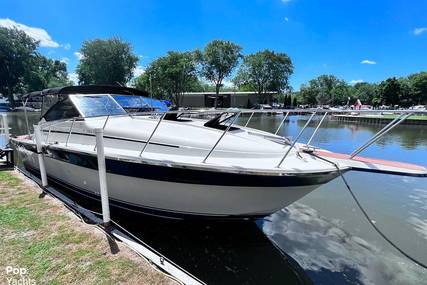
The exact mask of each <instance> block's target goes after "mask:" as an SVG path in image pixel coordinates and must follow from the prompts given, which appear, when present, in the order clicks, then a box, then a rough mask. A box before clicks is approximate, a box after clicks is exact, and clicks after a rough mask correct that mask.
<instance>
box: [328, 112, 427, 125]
mask: <svg viewBox="0 0 427 285" xmlns="http://www.w3.org/2000/svg"><path fill="white" fill-rule="evenodd" d="M395 117H396V115H388V114H384V115H349V114H345V115H342V114H335V115H333V118H334V119H335V120H338V121H343V122H349V123H368V124H373V125H385V124H388V123H390V122H391V121H392V120H393V119H394V118H395ZM402 125H424V126H427V116H422V115H413V116H411V117H409V118H408V119H406V120H405V121H403V122H402Z"/></svg>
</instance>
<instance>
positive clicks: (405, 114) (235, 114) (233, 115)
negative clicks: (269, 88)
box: [41, 109, 427, 168]
mask: <svg viewBox="0 0 427 285" xmlns="http://www.w3.org/2000/svg"><path fill="white" fill-rule="evenodd" d="M276 112H277V111H276ZM280 112H283V114H284V116H283V118H282V119H281V121H280V124H279V125H278V127H277V129H276V130H275V132H274V134H275V135H277V134H278V133H279V132H280V130H281V129H282V127H283V125H284V123H285V121H286V119H287V118H288V117H289V115H290V114H311V116H310V117H309V119H308V120H307V122H306V123H305V125H304V126H303V128H302V129H301V130H300V132H299V133H298V135H297V136H296V138H295V139H294V140H293V141H291V142H290V143H289V147H288V148H287V149H286V150H285V152H284V155H283V157H282V158H281V160H280V161H279V163H278V164H277V165H276V168H280V167H281V166H282V164H283V162H284V161H285V159H286V157H287V156H288V155H289V153H290V152H291V151H292V149H295V145H296V143H297V142H298V140H299V139H300V137H301V136H302V134H303V133H304V131H305V130H306V128H307V127H308V126H309V124H310V123H311V122H312V120H313V118H314V116H315V115H322V114H323V116H322V117H321V119H320V121H319V123H318V124H317V126H316V127H315V129H314V131H313V133H312V134H311V136H310V138H309V139H308V141H307V143H305V146H306V147H307V148H314V146H312V145H310V144H311V142H312V141H313V139H314V138H315V136H316V134H317V132H318V131H319V129H320V127H321V125H322V123H323V122H324V121H325V119H326V117H327V115H328V114H329V115H330V114H331V113H334V114H335V113H350V112H355V111H354V110H345V111H330V110H321V109H300V110H294V109H290V110H280ZM379 112H381V111H379V110H358V111H357V113H362V114H363V113H365V114H366V113H367V114H369V113H379ZM387 112H388V113H397V114H399V115H398V116H397V117H396V118H394V119H393V120H392V121H391V122H390V123H389V124H387V125H386V126H385V127H384V128H382V129H381V130H380V131H378V132H377V133H376V134H375V135H374V136H373V137H372V138H371V139H369V140H368V141H367V142H366V143H365V144H364V145H362V146H360V147H359V148H357V149H356V150H354V151H353V152H352V153H351V154H350V158H354V157H355V156H357V155H358V154H359V153H360V152H362V151H363V150H365V149H366V148H368V147H369V146H371V145H372V144H374V143H375V142H377V141H378V140H379V139H380V138H382V137H383V136H384V135H385V134H387V133H388V132H389V131H391V130H392V129H393V128H395V127H396V126H398V125H399V124H401V123H402V122H403V121H405V120H406V119H408V118H409V117H410V116H412V115H414V114H427V112H426V111H415V110H393V111H387ZM271 113H272V111H271V110H239V109H227V110H202V111H197V110H181V111H167V112H141V113H129V114H126V115H117V116H110V115H108V116H106V117H105V119H104V118H102V120H104V123H103V126H102V129H103V130H105V128H106V126H107V123H108V121H109V119H110V118H111V117H122V116H129V117H130V118H132V119H139V118H142V117H151V118H158V122H157V124H156V125H155V127H154V129H153V130H152V131H151V133H150V135H149V137H148V139H147V141H146V142H145V143H144V145H143V147H142V149H141V151H140V153H139V157H140V158H141V159H142V158H143V154H144V152H145V151H146V149H147V148H148V146H149V144H150V142H151V141H152V139H153V137H154V136H155V133H156V131H157V130H158V129H159V127H160V126H161V123H162V122H163V121H164V118H165V117H166V116H167V115H168V114H178V115H179V116H185V115H188V116H191V117H192V118H195V117H196V118H197V117H202V118H205V117H206V116H212V115H219V114H223V115H225V116H229V117H228V118H227V119H228V120H230V123H229V124H228V125H227V127H226V128H225V129H224V131H223V132H222V133H221V135H220V137H219V138H218V140H217V141H216V142H215V143H214V144H213V145H212V147H211V149H210V150H209V151H208V152H207V155H206V156H205V157H204V158H203V159H202V161H201V162H202V163H206V162H207V160H208V158H209V157H210V156H211V155H212V153H214V151H215V149H216V148H217V147H218V145H219V144H220V143H221V141H222V140H223V138H224V137H225V136H226V135H227V134H228V133H229V132H230V129H231V127H232V126H233V125H234V124H235V123H236V121H237V119H238V118H239V116H241V115H242V114H248V115H249V119H248V120H247V121H246V123H245V126H248V125H249V123H250V121H251V119H252V118H253V117H254V116H255V115H256V114H260V115H265V114H271ZM76 121H82V118H72V119H65V120H62V121H59V122H56V123H54V124H50V123H43V124H41V130H42V132H45V131H46V128H47V131H48V135H47V137H46V141H45V143H46V144H49V143H50V141H49V136H50V133H51V129H52V126H54V125H59V124H65V123H66V124H69V123H70V122H71V125H70V127H69V129H68V135H67V138H66V141H65V146H66V147H67V146H68V145H69V142H70V138H71V135H72V134H73V133H74V132H73V128H74V126H75V122H76ZM76 134H78V133H76ZM109 138H113V139H114V137H112V136H109ZM96 148H97V147H96V142H95V146H94V149H93V150H94V151H95V150H96ZM296 151H297V155H298V153H299V150H298V149H296Z"/></svg>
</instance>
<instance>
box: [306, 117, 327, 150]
mask: <svg viewBox="0 0 427 285" xmlns="http://www.w3.org/2000/svg"><path fill="white" fill-rule="evenodd" d="M327 114H328V112H325V114H324V115H323V117H322V119H321V120H320V122H319V124H318V125H317V127H316V129H315V130H314V132H313V134H312V135H311V137H310V138H309V140H308V142H307V144H306V145H310V143H311V141H312V140H313V138H314V136H315V135H316V133H317V130H319V128H320V125H321V124H322V123H323V120H324V119H325V118H326V115H327Z"/></svg>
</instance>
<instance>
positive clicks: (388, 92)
mask: <svg viewBox="0 0 427 285" xmlns="http://www.w3.org/2000/svg"><path fill="white" fill-rule="evenodd" d="M401 92H402V86H401V84H400V82H399V80H397V79H396V77H391V78H388V79H386V80H384V81H382V82H381V83H380V85H379V86H378V95H379V98H380V99H381V103H382V104H386V105H392V106H394V105H398V104H399V97H400V94H401Z"/></svg>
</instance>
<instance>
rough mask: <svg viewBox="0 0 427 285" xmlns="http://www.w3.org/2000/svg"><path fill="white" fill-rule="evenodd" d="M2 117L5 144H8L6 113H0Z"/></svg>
mask: <svg viewBox="0 0 427 285" xmlns="http://www.w3.org/2000/svg"><path fill="white" fill-rule="evenodd" d="M1 116H2V118H3V129H4V135H5V146H6V145H8V144H9V137H10V134H9V124H8V122H7V115H6V114H1Z"/></svg>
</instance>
